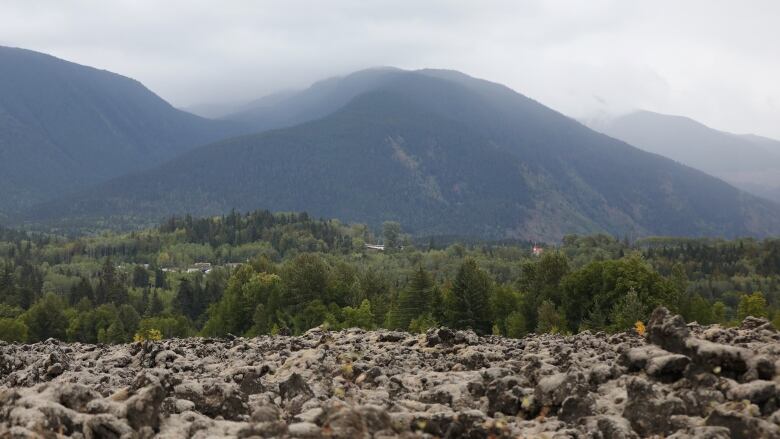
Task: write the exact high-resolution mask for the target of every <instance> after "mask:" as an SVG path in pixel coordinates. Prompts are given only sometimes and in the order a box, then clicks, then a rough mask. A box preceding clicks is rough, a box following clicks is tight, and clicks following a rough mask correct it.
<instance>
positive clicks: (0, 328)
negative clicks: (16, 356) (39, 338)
mask: <svg viewBox="0 0 780 439" xmlns="http://www.w3.org/2000/svg"><path fill="white" fill-rule="evenodd" d="M27 332H28V331H27V325H25V324H24V322H22V321H20V320H18V319H11V318H7V317H2V318H0V340H2V341H6V342H8V343H14V342H17V343H24V342H26V341H27Z"/></svg>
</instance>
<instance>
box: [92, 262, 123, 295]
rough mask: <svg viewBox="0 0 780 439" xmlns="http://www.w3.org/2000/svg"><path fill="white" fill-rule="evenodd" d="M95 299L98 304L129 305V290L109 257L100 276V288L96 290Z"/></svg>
mask: <svg viewBox="0 0 780 439" xmlns="http://www.w3.org/2000/svg"><path fill="white" fill-rule="evenodd" d="M95 299H96V301H97V303H98V304H103V303H115V304H123V303H127V302H128V299H129V295H128V293H127V289H126V288H125V286H124V285H123V284H122V281H121V279H119V276H118V273H117V272H116V268H115V267H114V263H113V262H112V261H111V257H110V256H109V257H107V258H106V260H105V262H104V263H103V267H102V269H101V270H100V274H99V275H98V286H97V288H96V289H95Z"/></svg>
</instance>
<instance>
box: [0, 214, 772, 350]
mask: <svg viewBox="0 0 780 439" xmlns="http://www.w3.org/2000/svg"><path fill="white" fill-rule="evenodd" d="M3 239H6V241H3ZM253 240H254V241H253ZM361 240H362V241H361ZM376 241H377V239H376V238H375V237H374V236H373V235H372V232H371V230H370V229H369V228H367V227H366V226H363V225H344V224H341V223H339V222H337V221H319V220H317V221H315V220H312V219H311V218H309V217H308V216H307V215H305V214H270V213H267V212H263V211H260V212H253V213H250V214H246V215H239V214H236V213H232V214H230V215H228V216H225V217H213V218H202V219H195V218H191V217H185V218H174V219H172V220H170V221H168V222H166V223H165V224H164V225H163V226H161V227H159V228H158V229H155V230H146V231H141V232H133V233H131V234H127V235H115V234H111V233H106V234H102V235H95V236H89V237H77V238H68V239H66V238H61V237H56V236H54V235H37V234H30V233H23V232H7V231H4V229H2V228H0V291H2V294H0V319H10V320H4V322H5V324H6V325H10V324H11V323H10V321H16V322H20V323H21V324H23V325H24V326H28V328H27V330H28V334H27V340H28V341H34V340H36V339H40V338H41V337H44V338H45V337H47V336H50V334H54V335H55V336H57V337H58V338H64V339H67V340H72V341H79V342H87V343H98V342H104V343H118V342H128V341H131V340H132V338H133V337H134V335H135V334H136V333H138V332H139V331H140V330H142V329H144V328H143V327H144V325H145V328H146V329H158V330H160V331H161V335H162V336H164V337H174V336H176V337H184V336H190V335H194V334H201V335H206V336H224V335H225V334H228V333H231V334H235V335H243V336H254V335H262V334H269V333H282V334H293V333H301V332H304V331H306V330H308V329H310V328H311V327H313V326H317V325H322V324H324V325H326V327H328V328H330V329H340V328H347V327H361V328H365V329H371V328H377V327H390V328H395V329H402V330H410V331H424V330H426V329H427V328H429V327H431V326H436V325H447V326H451V327H464V328H465V327H472V328H474V329H476V330H478V331H479V332H481V333H495V334H501V335H507V336H511V337H520V336H522V335H524V334H527V333H529V332H533V331H551V332H556V331H557V332H562V333H568V332H574V331H578V330H584V329H591V330H623V329H626V328H630V327H631V326H632V325H633V323H634V321H635V320H636V319H639V320H644V319H645V318H646V316H647V314H649V312H650V311H651V310H652V309H653V307H654V306H656V305H658V304H663V305H665V306H667V307H670V308H673V309H679V310H680V312H681V313H682V314H683V316H684V317H685V318H686V320H688V321H698V322H699V323H702V324H709V323H716V322H717V323H726V322H735V321H736V320H737V319H738V318H741V317H743V316H744V315H747V314H754V315H766V316H771V317H776V315H777V313H778V309H780V308H779V307H778V305H780V272H775V271H772V270H774V268H772V267H773V265H772V264H771V261H772V257H771V255H772V254H773V252H774V251H775V250H776V249H777V248H778V241H776V240H764V241H757V240H739V241H721V240H707V239H701V240H679V239H673V238H655V239H648V240H643V241H640V242H639V243H638V244H636V245H633V246H632V245H631V244H629V243H627V242H626V240H618V239H614V238H610V237H607V236H603V235H598V236H592V237H579V236H569V237H567V238H566V239H564V241H563V244H562V246H561V247H560V248H558V249H555V248H554V247H553V246H547V247H546V250H545V252H544V254H543V255H542V256H541V257H534V256H532V255H531V252H530V247H531V243H517V242H507V243H496V242H473V241H465V242H461V243H457V240H455V243H453V241H452V240H449V241H448V238H443V237H442V238H436V240H435V243H434V244H433V245H431V242H430V240H425V241H424V242H423V249H422V250H420V249H418V248H415V247H414V244H413V243H409V242H405V243H404V248H403V250H400V249H399V251H396V252H390V253H387V252H364V251H363V249H362V247H360V246H359V245H357V246H355V244H354V243H355V242H376ZM184 243H193V244H197V246H184V245H180V244H184ZM436 244H438V245H440V246H441V249H437V247H436ZM204 246H205V247H209V248H210V250H209V251H208V252H203V250H202V248H203V247H204ZM236 247H242V248H244V249H248V248H250V247H252V248H255V249H258V251H259V253H257V255H256V256H253V257H252V259H251V260H250V261H249V262H248V263H241V264H234V263H232V261H233V260H232V259H231V258H233V257H234V256H235V255H236V254H241V255H244V253H242V252H243V250H242V252H238V253H237V252H236V251H235V250H236ZM195 248H197V249H198V250H197V251H198V252H203V253H204V254H205V253H208V254H210V255H211V257H212V258H213V260H211V261H209V262H211V263H212V264H213V266H212V269H211V270H210V271H209V273H208V274H204V273H201V272H197V273H188V272H187V269H188V268H189V267H188V266H186V265H184V266H176V264H173V262H171V263H172V265H167V266H166V271H165V272H163V271H162V270H161V269H160V268H159V267H158V266H154V263H155V261H158V260H161V259H167V260H168V261H177V260H184V259H186V258H187V257H186V254H180V253H181V252H184V251H185V249H195ZM186 251H189V250H186ZM185 253H186V252H185ZM162 255H167V256H165V257H162ZM242 257H243V256H242ZM242 262H245V261H242ZM149 263H151V264H152V266H151V267H150V268H149V270H147V273H148V274H149V275H150V278H149V283H152V284H156V285H157V286H151V285H148V284H147V285H145V286H144V287H141V288H139V287H137V286H136V284H137V283H138V284H140V283H142V282H140V281H139V282H136V281H137V280H138V279H137V278H139V277H140V278H143V277H144V276H143V275H142V274H141V272H140V271H139V270H138V268H139V267H142V266H143V264H149ZM152 276H153V277H154V280H152ZM158 279H159V280H161V282H159V283H158V282H157V280H158ZM141 280H143V279H141ZM52 291H57V292H58V293H52ZM758 291H761V292H762V293H757V292H758ZM98 297H100V298H101V299H100V301H99V300H98ZM101 301H103V302H105V303H103V302H101ZM53 302H56V304H54V305H53ZM49 315H51V316H53V318H50V316H49ZM540 319H541V320H540ZM50 322H54V323H55V324H54V325H53V326H52V327H47V325H49V324H50ZM63 327H64V328H65V332H64V335H63V332H62V328H63ZM12 329H13V331H17V330H19V325H17V324H14V325H13V327H12ZM9 331H10V329H9ZM14 337H16V336H14Z"/></svg>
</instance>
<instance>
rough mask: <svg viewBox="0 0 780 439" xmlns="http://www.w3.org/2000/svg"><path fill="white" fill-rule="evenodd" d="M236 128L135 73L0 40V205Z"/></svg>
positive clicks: (100, 177)
mask: <svg viewBox="0 0 780 439" xmlns="http://www.w3.org/2000/svg"><path fill="white" fill-rule="evenodd" d="M238 132H241V129H240V128H239V127H238V126H237V125H236V124H234V123H230V122H224V121H214V120H207V119H203V118H200V117H197V116H194V115H192V114H189V113H185V112H183V111H179V110H177V109H175V108H173V107H172V106H171V105H170V104H168V103H167V102H165V101H164V100H162V99H160V97H158V96H157V95H155V94H154V93H152V92H151V91H149V90H148V89H146V88H145V87H144V86H143V85H141V84H140V83H139V82H138V81H135V80H133V79H130V78H126V77H124V76H120V75H117V74H115V73H111V72H107V71H103V70H98V69H94V68H91V67H85V66H82V65H78V64H74V63H70V62H67V61H63V60H61V59H58V58H55V57H52V56H49V55H44V54H42V53H37V52H32V51H29V50H23V49H15V48H9V47H1V46H0V186H1V187H2V188H3V194H2V197H0V211H5V212H8V211H16V210H17V209H20V208H24V207H28V206H30V205H32V204H34V203H36V202H40V201H44V200H47V199H51V198H52V197H55V196H59V195H62V194H65V193H69V192H74V191H77V190H79V189H82V188H85V187H87V186H88V185H91V184H95V183H98V182H102V181H106V180H108V179H110V178H112V177H117V176H119V175H123V174H126V173H128V172H131V171H136V170H140V169H146V168H150V167H152V166H155V165H159V164H160V163H162V162H163V161H165V160H168V159H171V158H173V157H175V156H177V155H178V154H180V153H182V152H184V151H186V150H188V149H189V148H192V147H195V146H198V145H199V144H205V143H209V142H212V141H215V140H218V139H222V138H225V137H227V136H229V135H232V134H236V133H238Z"/></svg>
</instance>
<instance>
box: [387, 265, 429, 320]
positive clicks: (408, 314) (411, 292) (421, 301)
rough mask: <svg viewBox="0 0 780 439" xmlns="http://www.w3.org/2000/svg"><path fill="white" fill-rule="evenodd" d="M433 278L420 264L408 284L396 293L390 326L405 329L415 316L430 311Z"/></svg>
mask: <svg viewBox="0 0 780 439" xmlns="http://www.w3.org/2000/svg"><path fill="white" fill-rule="evenodd" d="M432 293H433V280H432V279H431V276H430V275H429V274H428V272H426V271H425V270H424V269H423V268H422V265H420V266H419V267H418V268H417V271H415V272H414V275H413V276H412V279H411V281H410V282H409V286H408V287H407V288H406V289H404V290H402V291H401V292H400V293H399V294H398V300H397V301H396V304H395V308H394V309H393V310H392V314H391V318H390V322H389V323H390V326H391V327H393V328H397V329H403V330H406V329H408V328H409V323H411V322H412V320H414V319H415V318H417V317H419V316H421V315H423V314H427V313H428V312H430V306H431V299H432Z"/></svg>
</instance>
